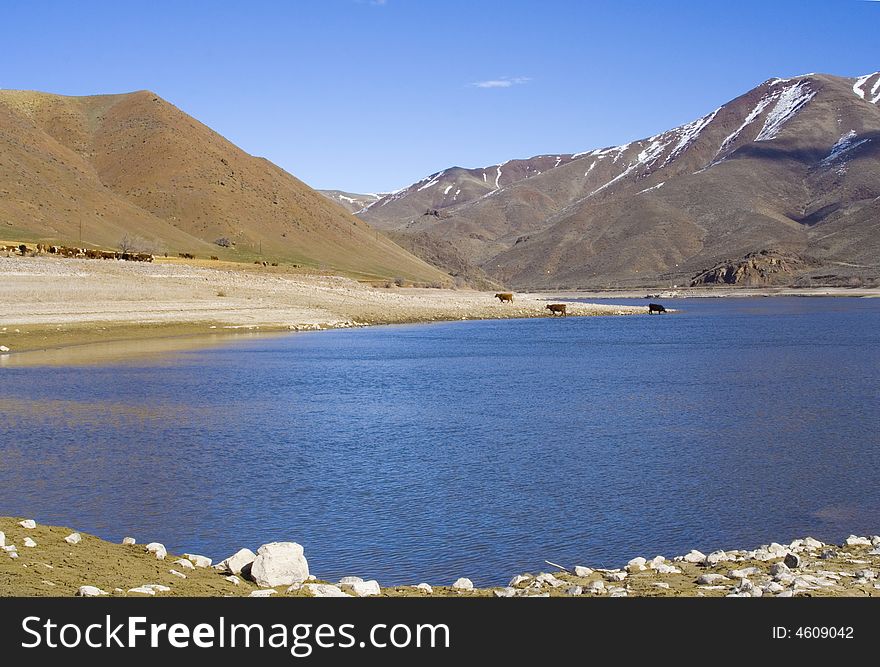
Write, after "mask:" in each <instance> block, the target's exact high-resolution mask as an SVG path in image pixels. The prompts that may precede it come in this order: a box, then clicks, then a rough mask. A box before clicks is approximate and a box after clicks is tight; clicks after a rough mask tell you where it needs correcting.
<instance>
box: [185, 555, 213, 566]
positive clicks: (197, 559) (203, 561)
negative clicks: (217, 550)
mask: <svg viewBox="0 0 880 667" xmlns="http://www.w3.org/2000/svg"><path fill="white" fill-rule="evenodd" d="M183 557H184V558H186V559H187V560H189V561H190V562H192V564H193V565H195V566H196V567H211V562H212V561H211V559H210V558H208V557H207V556H199V555H198V554H183Z"/></svg>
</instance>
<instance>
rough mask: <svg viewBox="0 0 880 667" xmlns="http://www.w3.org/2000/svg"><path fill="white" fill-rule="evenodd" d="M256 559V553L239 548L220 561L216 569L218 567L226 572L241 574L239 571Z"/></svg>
mask: <svg viewBox="0 0 880 667" xmlns="http://www.w3.org/2000/svg"><path fill="white" fill-rule="evenodd" d="M256 559H257V554H255V553H254V552H253V551H251V550H250V549H239V550H238V551H236V552H235V553H234V554H232V555H231V556H230V557H229V558H226V559H225V560H222V561H220V563H219V564H218V565H216V566H215V567H217V569H220V570H222V571H224V572H226V573H227V574H241V571H242V570H243V569H244V568H245V567H247V566H248V565H250V564H251V563H253V562H254V561H255V560H256Z"/></svg>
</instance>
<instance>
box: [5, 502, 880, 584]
mask: <svg viewBox="0 0 880 667" xmlns="http://www.w3.org/2000/svg"><path fill="white" fill-rule="evenodd" d="M548 565H550V567H549V569H548V571H546V572H538V573H533V574H520V575H516V576H515V577H513V578H512V579H511V580H510V583H509V584H508V585H507V586H495V587H488V588H480V587H476V586H474V584H473V582H472V581H471V580H470V579H468V578H466V577H461V578H459V579H457V580H456V581H454V582H448V583H441V584H438V583H434V584H429V583H426V582H422V583H418V584H414V585H410V586H381V585H380V584H379V582H378V581H376V580H373V579H367V580H365V579H363V578H361V577H357V576H348V577H343V578H342V579H340V580H339V581H338V582H331V581H326V580H322V579H320V577H317V576H316V575H315V574H313V573H312V572H311V571H310V569H309V563H308V560H307V559H306V556H305V553H304V550H303V547H302V546H301V545H299V544H297V543H295V542H272V543H269V544H265V545H263V546H261V547H260V548H258V549H257V550H256V552H254V551H251V550H250V549H248V548H242V549H240V550H238V551H236V552H235V553H234V554H231V555H230V556H229V557H227V558H225V559H223V560H222V561H220V562H219V563H216V564H215V563H214V562H213V561H212V559H210V558H208V557H206V556H202V555H199V554H181V555H172V554H169V553H168V551H167V549H166V548H165V547H164V546H163V545H162V544H160V543H158V542H149V543H139V542H138V541H137V540H136V539H135V538H133V537H125V538H123V539H122V541H121V543H119V544H114V543H111V542H107V541H105V540H102V539H100V538H97V537H94V536H91V535H87V534H85V533H80V532H76V531H73V530H71V529H69V528H62V527H57V526H44V525H41V524H37V523H36V522H35V521H34V520H32V519H21V518H11V517H3V518H0V595H2V596H22V597H32V596H52V597H66V596H72V595H77V596H83V597H102V596H109V597H131V596H147V597H153V596H163V597H168V596H179V597H219V596H236V597H285V596H297V597H369V596H376V595H379V596H387V597H423V596H434V597H462V596H464V597H493V596H494V597H880V579H878V574H880V536H877V535H874V536H870V537H864V536H857V535H850V536H849V537H847V538H846V539H845V540H843V542H842V543H841V544H839V545H838V544H826V543H823V542H820V541H819V540H816V539H813V538H812V537H806V538H803V539H797V540H794V541H793V542H790V543H788V544H778V543H775V542H774V543H771V544H769V545H762V546H760V547H758V548H756V549H735V550H728V551H712V552H711V553H709V554H705V553H702V552H700V551H697V550H692V551H690V552H689V553H687V554H684V555H680V556H675V557H672V558H666V557H664V556H656V557H654V558H651V559H648V558H645V557H636V558H633V559H632V560H630V561H629V562H628V563H626V564H625V565H624V566H622V567H620V568H615V569H608V568H593V567H587V566H584V565H577V566H573V567H570V568H566V567H562V566H559V565H553V564H548Z"/></svg>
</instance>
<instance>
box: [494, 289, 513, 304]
mask: <svg viewBox="0 0 880 667" xmlns="http://www.w3.org/2000/svg"><path fill="white" fill-rule="evenodd" d="M495 298H496V299H498V300H499V301H500V302H501V303H504V302H505V301H510V302H511V303H513V294H511V293H510V292H499V293H498V294H496V295H495Z"/></svg>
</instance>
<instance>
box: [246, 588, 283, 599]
mask: <svg viewBox="0 0 880 667" xmlns="http://www.w3.org/2000/svg"><path fill="white" fill-rule="evenodd" d="M276 592H277V591H276V590H275V589H274V588H269V589H266V590H259V591H251V592H250V594H249V595H248V597H249V598H268V597H272V596H273V595H275V593H276Z"/></svg>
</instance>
